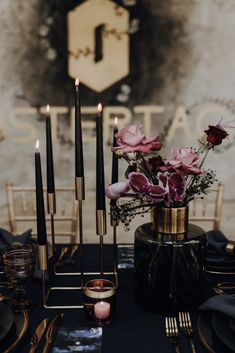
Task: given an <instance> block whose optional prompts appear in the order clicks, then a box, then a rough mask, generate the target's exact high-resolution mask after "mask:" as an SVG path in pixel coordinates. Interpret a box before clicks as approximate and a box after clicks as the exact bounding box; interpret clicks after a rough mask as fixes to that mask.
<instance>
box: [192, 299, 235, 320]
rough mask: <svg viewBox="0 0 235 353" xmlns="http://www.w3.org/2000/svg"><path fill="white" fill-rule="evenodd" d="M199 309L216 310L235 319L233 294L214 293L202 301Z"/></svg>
mask: <svg viewBox="0 0 235 353" xmlns="http://www.w3.org/2000/svg"><path fill="white" fill-rule="evenodd" d="M199 310H201V311H218V312H220V313H222V314H224V315H227V316H229V317H231V318H233V319H235V295H227V294H224V295H215V296H214V297H211V298H209V299H208V300H207V301H206V302H205V303H203V304H202V305H201V306H200V307H199Z"/></svg>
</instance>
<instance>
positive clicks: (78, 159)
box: [75, 79, 84, 177]
mask: <svg viewBox="0 0 235 353" xmlns="http://www.w3.org/2000/svg"><path fill="white" fill-rule="evenodd" d="M75 174H76V177H83V176H84V165H83V149H82V121H81V106H80V90H79V80H78V79H76V81H75Z"/></svg>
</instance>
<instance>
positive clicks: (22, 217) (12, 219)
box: [6, 183, 78, 243]
mask: <svg viewBox="0 0 235 353" xmlns="http://www.w3.org/2000/svg"><path fill="white" fill-rule="evenodd" d="M6 196H7V207H8V215H9V226H10V231H11V232H12V234H19V233H21V232H23V231H25V230H26V229H29V228H32V235H33V236H36V193H35V188H34V187H19V186H14V185H13V184H11V183H7V184H6ZM44 202H45V214H46V225H47V235H48V241H49V242H51V237H50V235H51V229H50V216H49V215H48V214H47V195H46V189H44ZM54 225H55V236H56V241H58V240H60V241H62V242H68V240H69V242H71V243H75V242H76V240H77V239H76V237H77V226H78V202H77V201H76V200H75V192H74V188H72V187H67V186H64V187H58V188H57V189H56V214H55V215H54Z"/></svg>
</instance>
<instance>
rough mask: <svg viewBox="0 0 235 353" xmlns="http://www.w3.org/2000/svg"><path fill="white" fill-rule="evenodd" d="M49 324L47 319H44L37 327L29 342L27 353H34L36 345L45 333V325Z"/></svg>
mask: <svg viewBox="0 0 235 353" xmlns="http://www.w3.org/2000/svg"><path fill="white" fill-rule="evenodd" d="M48 322H49V318H48V317H47V318H46V319H43V320H42V321H41V322H40V323H39V324H38V326H37V328H36V330H35V332H34V334H33V336H32V337H31V340H30V348H29V353H34V352H35V351H36V349H37V347H38V344H39V342H40V340H41V338H42V336H43V334H44V332H45V331H46V328H47V325H48Z"/></svg>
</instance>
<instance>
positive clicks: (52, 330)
mask: <svg viewBox="0 0 235 353" xmlns="http://www.w3.org/2000/svg"><path fill="white" fill-rule="evenodd" d="M63 317H64V314H63V313H61V314H58V315H56V316H55V317H54V318H53V319H52V321H51V323H50V325H49V327H48V329H47V331H46V343H45V345H44V348H43V352H42V353H48V352H49V350H50V348H51V346H52V344H53V342H54V340H55V338H56V334H57V331H58V328H59V326H60V323H61V321H62V319H63Z"/></svg>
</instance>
